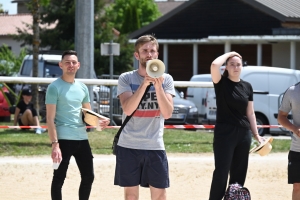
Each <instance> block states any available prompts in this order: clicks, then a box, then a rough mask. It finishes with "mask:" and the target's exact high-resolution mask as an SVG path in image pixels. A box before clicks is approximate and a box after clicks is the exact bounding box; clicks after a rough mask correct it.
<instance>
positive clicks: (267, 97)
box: [202, 66, 300, 136]
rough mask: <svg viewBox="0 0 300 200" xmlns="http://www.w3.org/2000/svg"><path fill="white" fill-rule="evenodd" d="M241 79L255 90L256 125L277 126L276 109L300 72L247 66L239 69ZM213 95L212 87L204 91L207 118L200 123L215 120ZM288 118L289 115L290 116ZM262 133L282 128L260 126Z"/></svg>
mask: <svg viewBox="0 0 300 200" xmlns="http://www.w3.org/2000/svg"><path fill="white" fill-rule="evenodd" d="M241 79H243V80H244V81H247V82H249V83H251V85H252V88H253V92H254V111H255V115H256V121H257V124H258V125H278V122H277V116H278V108H279V106H280V103H281V99H282V95H283V93H284V92H285V91H286V90H287V89H288V88H289V87H290V86H292V85H294V84H296V83H298V82H300V71H299V70H293V69H286V68H279V67H263V66H247V67H244V68H243V69H242V72H241ZM216 110H217V106H216V96H215V91H214V88H211V89H208V90H207V106H206V119H205V120H203V121H202V123H203V124H212V125H214V124H215V122H216ZM289 118H291V116H289ZM258 131H259V134H260V135H261V136H263V135H265V134H267V133H271V134H279V133H282V132H283V131H284V129H283V128H260V129H259V130H258Z"/></svg>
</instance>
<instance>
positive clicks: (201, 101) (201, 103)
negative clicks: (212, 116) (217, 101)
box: [186, 74, 212, 122]
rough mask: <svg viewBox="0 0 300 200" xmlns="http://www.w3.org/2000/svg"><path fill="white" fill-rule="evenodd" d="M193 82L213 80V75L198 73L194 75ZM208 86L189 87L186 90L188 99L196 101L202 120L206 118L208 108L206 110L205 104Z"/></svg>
mask: <svg viewBox="0 0 300 200" xmlns="http://www.w3.org/2000/svg"><path fill="white" fill-rule="evenodd" d="M190 81H192V82H212V79H211V75H210V74H197V75H194V76H192V78H191V80H190ZM207 89H208V88H191V87H188V88H187V92H186V99H188V100H190V101H192V102H194V104H195V105H196V107H197V108H198V113H199V118H200V121H199V122H201V121H202V119H203V118H205V114H206V110H205V104H206V92H207Z"/></svg>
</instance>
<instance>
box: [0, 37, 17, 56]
mask: <svg viewBox="0 0 300 200" xmlns="http://www.w3.org/2000/svg"><path fill="white" fill-rule="evenodd" d="M3 44H6V45H7V46H9V47H11V50H12V51H13V52H14V54H16V55H19V54H20V50H21V44H22V42H18V41H16V40H13V39H12V37H9V36H0V46H2V45H3Z"/></svg>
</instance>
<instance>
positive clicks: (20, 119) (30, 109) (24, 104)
mask: <svg viewBox="0 0 300 200" xmlns="http://www.w3.org/2000/svg"><path fill="white" fill-rule="evenodd" d="M21 97H22V98H21V100H20V101H19V102H18V104H17V106H16V109H15V114H14V126H16V125H17V124H18V123H19V126H40V121H39V118H38V115H37V111H36V109H35V108H34V106H33V103H31V99H32V93H31V90H30V89H23V90H22V93H21ZM45 131H46V129H43V128H35V133H36V134H41V133H43V132H45Z"/></svg>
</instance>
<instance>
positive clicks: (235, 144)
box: [209, 52, 263, 200]
mask: <svg viewBox="0 0 300 200" xmlns="http://www.w3.org/2000/svg"><path fill="white" fill-rule="evenodd" d="M223 63H225V64H226V69H225V71H224V73H223V75H221V72H220V67H221V66H222V64H223ZM242 67H243V65H242V57H241V56H240V55H239V54H238V53H236V52H229V53H225V54H223V55H222V56H219V57H218V58H216V59H215V60H214V61H213V62H212V64H211V68H210V69H211V76H212V80H213V83H214V88H215V93H216V104H217V121H216V126H215V129H214V142H213V150H214V158H215V170H214V173H213V179H212V183H211V189H210V197H209V199H210V200H221V199H222V198H223V196H224V194H225V190H226V185H227V180H228V173H229V175H230V179H229V184H232V183H239V184H240V185H242V186H243V185H244V183H245V179H246V174H247V169H248V158H249V150H250V145H251V132H252V134H253V137H254V138H255V139H256V140H257V141H259V142H260V141H261V140H263V138H261V137H260V136H259V134H258V132H257V126H256V117H255V114H254V108H253V89H252V86H251V84H250V83H248V82H246V81H243V80H242V79H240V74H241V70H242Z"/></svg>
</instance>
